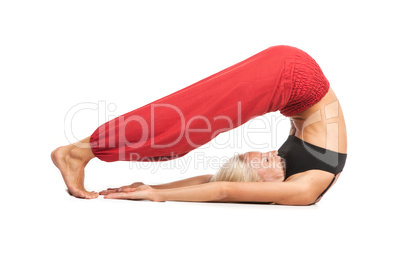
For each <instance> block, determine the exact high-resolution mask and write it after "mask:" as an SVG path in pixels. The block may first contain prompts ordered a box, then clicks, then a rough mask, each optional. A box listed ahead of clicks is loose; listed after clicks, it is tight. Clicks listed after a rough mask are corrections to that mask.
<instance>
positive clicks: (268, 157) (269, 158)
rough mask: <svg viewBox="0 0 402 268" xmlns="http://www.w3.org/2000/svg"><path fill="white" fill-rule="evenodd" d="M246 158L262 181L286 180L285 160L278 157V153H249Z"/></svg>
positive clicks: (245, 155)
mask: <svg viewBox="0 0 402 268" xmlns="http://www.w3.org/2000/svg"><path fill="white" fill-rule="evenodd" d="M243 156H244V158H245V159H246V161H247V162H248V163H249V164H250V165H251V167H252V168H254V169H256V171H257V173H258V175H259V176H260V178H261V180H262V181H283V180H284V179H285V169H284V163H283V159H282V158H281V157H280V156H278V152H277V151H270V152H266V153H262V152H248V153H245V154H244V155H243Z"/></svg>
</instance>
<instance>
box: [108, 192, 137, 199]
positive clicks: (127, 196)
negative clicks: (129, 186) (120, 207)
mask: <svg viewBox="0 0 402 268" xmlns="http://www.w3.org/2000/svg"><path fill="white" fill-rule="evenodd" d="M103 198H105V199H131V196H130V193H113V194H108V195H105V196H104V197H103Z"/></svg>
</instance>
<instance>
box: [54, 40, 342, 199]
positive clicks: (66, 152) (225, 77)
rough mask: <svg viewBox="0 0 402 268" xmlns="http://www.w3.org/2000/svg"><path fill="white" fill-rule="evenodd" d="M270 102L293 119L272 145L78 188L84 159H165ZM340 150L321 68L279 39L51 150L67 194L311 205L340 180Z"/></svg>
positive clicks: (336, 118) (338, 124)
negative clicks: (93, 188) (185, 173)
mask: <svg viewBox="0 0 402 268" xmlns="http://www.w3.org/2000/svg"><path fill="white" fill-rule="evenodd" d="M273 111H280V112H281V114H283V115H284V116H287V117H288V118H289V119H290V123H291V129H290V133H289V136H288V138H287V140H286V142H285V143H284V144H283V145H282V146H281V147H280V148H279V149H278V151H271V152H257V151H255V152H248V153H245V154H240V155H235V156H233V157H232V158H231V159H229V160H228V161H227V162H226V163H225V164H224V165H223V166H222V167H221V168H220V170H219V171H218V172H217V173H216V174H214V175H212V174H211V175H202V176H196V177H192V178H189V179H185V180H181V181H176V182H172V183H167V184H162V185H152V186H150V185H144V184H143V183H142V182H137V183H133V184H131V185H128V186H123V187H120V188H114V189H107V190H104V191H101V192H100V193H96V192H88V191H86V190H85V188H84V168H85V166H86V164H87V163H88V162H89V161H90V160H91V159H92V158H94V157H97V158H99V159H100V160H102V161H105V162H113V161H168V160H171V159H175V158H178V157H183V156H185V155H186V154H187V153H188V152H190V151H191V150H194V149H196V148H198V147H199V146H201V145H203V144H205V143H207V142H209V141H211V140H212V139H214V138H215V137H216V136H217V135H219V134H220V133H222V132H225V131H229V130H231V129H233V128H236V127H238V126H240V125H242V124H244V123H245V122H247V121H249V120H252V119H253V118H254V117H256V116H259V115H263V114H266V113H269V112H273ZM346 153H347V140H346V126H345V121H344V117H343V113H342V109H341V106H340V104H339V101H338V99H337V97H336V95H335V93H334V91H333V89H332V88H331V87H330V85H329V82H328V80H327V79H326V78H325V76H324V74H323V72H322V70H321V68H320V67H319V65H318V64H317V63H316V62H315V60H314V59H313V58H311V57H310V56H309V55H308V54H307V53H306V52H304V51H302V50H300V49H297V48H295V47H291V46H283V45H282V46H274V47H270V48H268V49H266V50H264V51H261V52H260V53H258V54H256V55H254V56H252V57H250V58H248V59H246V60H244V61H242V62H239V63H237V64H235V65H233V66H231V67H229V68H227V69H224V70H222V71H220V72H218V73H216V74H214V75H212V76H210V77H207V78H205V79H203V80H201V81H199V82H197V83H195V84H192V85H190V86H188V87H186V88H184V89H181V90H179V91H177V92H175V93H172V94H170V95H168V96H166V97H164V98H161V99H158V100H156V101H154V102H152V103H150V104H147V105H145V106H143V107H140V108H138V109H136V110H134V111H132V112H129V113H127V114H124V115H121V116H120V117H117V118H115V119H113V120H111V121H109V122H107V123H105V124H103V125H101V126H100V127H99V128H97V129H96V130H95V131H94V133H93V134H92V135H91V136H89V137H87V138H86V139H84V140H82V141H80V142H77V143H75V144H71V145H67V146H62V147H59V148H57V149H56V150H54V151H53V152H52V155H51V156H52V160H53V162H54V164H55V165H56V167H57V168H59V170H60V172H61V174H62V176H63V179H64V181H65V183H66V186H67V188H68V190H69V191H70V193H71V194H72V195H74V196H76V197H81V198H96V197H98V195H99V194H101V195H104V197H105V198H110V199H145V200H151V201H169V200H174V201H190V202H191V201H193V202H207V201H213V202H258V203H276V204H283V205H310V204H314V203H316V202H318V201H319V200H320V199H321V197H322V196H323V195H324V193H325V192H326V191H327V190H328V189H329V188H330V187H331V186H332V185H333V184H334V183H335V181H336V180H337V179H338V177H339V175H340V173H341V171H342V170H343V167H344V165H345V162H346V156H347V154H346Z"/></svg>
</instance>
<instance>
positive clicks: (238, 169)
mask: <svg viewBox="0 0 402 268" xmlns="http://www.w3.org/2000/svg"><path fill="white" fill-rule="evenodd" d="M260 180H261V179H260V176H259V175H258V173H257V171H256V170H255V169H254V168H252V167H251V166H250V164H249V163H248V162H247V161H246V160H245V159H244V157H243V156H242V155H239V154H236V155H234V156H233V157H231V158H230V159H229V160H228V161H226V163H225V164H223V166H222V167H221V168H220V169H219V170H218V172H217V173H216V174H215V175H214V176H213V177H212V178H211V180H210V181H211V182H214V181H232V182H252V181H260Z"/></svg>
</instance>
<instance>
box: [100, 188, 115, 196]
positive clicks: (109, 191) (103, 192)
mask: <svg viewBox="0 0 402 268" xmlns="http://www.w3.org/2000/svg"><path fill="white" fill-rule="evenodd" d="M111 193H117V189H116V190H103V191H100V192H99V194H100V195H106V194H111Z"/></svg>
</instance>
